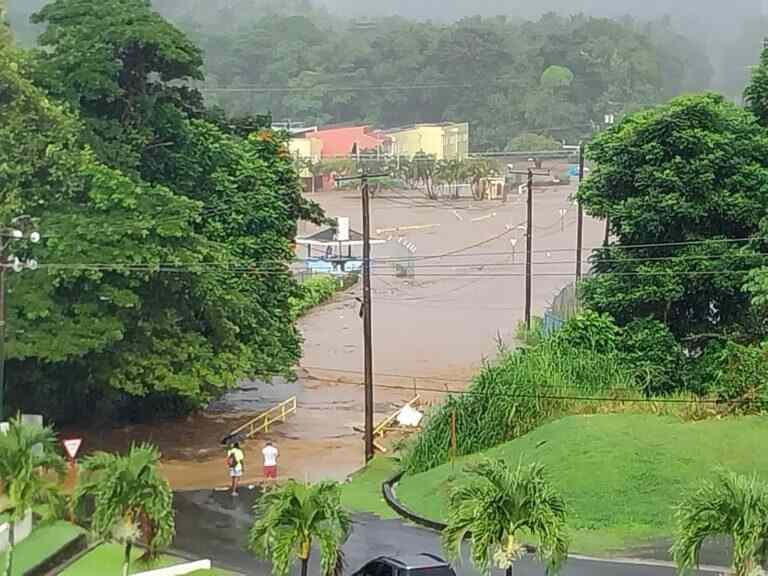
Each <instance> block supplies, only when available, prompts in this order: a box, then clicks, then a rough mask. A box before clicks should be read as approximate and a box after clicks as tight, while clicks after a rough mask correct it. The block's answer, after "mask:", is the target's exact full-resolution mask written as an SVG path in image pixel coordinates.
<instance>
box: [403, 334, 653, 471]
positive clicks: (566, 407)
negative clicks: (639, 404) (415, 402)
mask: <svg viewBox="0 0 768 576" xmlns="http://www.w3.org/2000/svg"><path fill="white" fill-rule="evenodd" d="M640 395H641V393H640V390H639V387H638V386H637V385H636V383H635V380H634V379H633V377H632V375H631V374H630V372H629V371H628V370H627V369H625V368H624V367H623V366H622V364H621V361H620V358H619V356H618V355H617V354H598V353H595V352H591V351H588V350H577V349H574V348H570V347H566V346H562V345H560V344H559V343H558V342H557V341H556V340H554V339H548V340H545V341H544V342H543V343H542V344H540V345H538V346H536V347H534V348H532V349H530V350H528V351H526V352H525V353H523V352H519V351H517V352H509V351H507V352H503V353H502V355H501V357H500V358H499V359H498V360H497V361H496V362H494V363H492V364H487V365H486V366H485V367H484V368H483V370H482V371H481V372H480V374H479V375H478V376H477V377H476V378H475V380H474V381H473V382H472V384H470V386H469V388H468V389H467V391H466V393H465V394H462V395H460V396H457V397H449V398H448V399H447V400H446V402H445V403H443V404H441V405H440V406H438V407H437V408H436V409H435V410H434V411H433V412H431V413H430V414H429V415H428V418H427V420H426V423H425V425H424V429H423V430H422V432H421V433H420V434H419V435H418V436H416V437H415V438H414V439H413V440H412V441H411V443H410V444H409V445H408V447H407V448H406V451H405V454H404V458H403V466H404V469H405V470H406V472H407V473H409V474H415V473H418V472H423V471H425V470H429V469H430V468H434V467H435V466H439V465H440V464H443V463H445V462H447V461H448V459H449V458H450V457H451V456H452V453H451V451H452V448H451V435H452V432H451V429H452V419H453V418H454V417H455V419H456V432H457V433H456V454H453V456H462V455H467V454H473V453H475V452H480V451H482V450H486V449H488V448H492V447H493V446H497V445H499V444H501V443H503V442H506V441H508V440H512V439H514V438H518V437H520V436H522V435H524V434H526V433H528V432H530V431H531V430H533V429H534V428H536V427H537V426H539V425H541V424H542V423H544V422H545V421H546V420H548V419H550V418H553V417H556V416H559V415H562V414H567V413H569V412H584V411H589V410H596V409H598V408H599V406H598V403H596V402H595V403H591V402H588V401H587V402H585V401H584V398H585V397H586V398H590V397H595V398H601V399H604V398H612V397H617V398H626V397H628V396H629V397H633V396H636V397H639V396H640ZM573 397H576V398H578V400H573V399H572V398H573Z"/></svg>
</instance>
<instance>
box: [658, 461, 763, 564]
mask: <svg viewBox="0 0 768 576" xmlns="http://www.w3.org/2000/svg"><path fill="white" fill-rule="evenodd" d="M675 516H676V520H677V535H676V539H675V544H674V545H673V547H672V553H673V556H674V559H675V562H676V563H677V565H678V567H679V568H680V570H681V572H682V573H685V572H687V571H690V570H691V569H693V568H695V567H697V566H698V565H699V560H700V552H701V547H702V545H703V544H704V542H705V541H706V539H707V538H709V537H712V536H718V535H727V536H730V537H731V538H732V540H733V564H734V566H733V567H734V569H735V572H736V574H737V575H739V576H742V575H745V574H747V573H748V572H749V571H750V570H751V569H754V567H756V566H758V565H760V564H762V563H763V562H764V561H765V558H766V549H768V484H766V483H765V482H764V481H762V480H760V479H758V478H757V477H756V476H741V475H738V474H733V473H727V472H724V471H719V472H718V474H717V476H716V477H715V479H713V480H706V481H704V482H702V483H701V485H700V486H699V487H698V489H696V490H695V491H694V492H693V493H691V494H689V495H688V496H686V498H684V500H683V501H682V503H681V504H680V505H679V506H678V508H677V511H676V514H675Z"/></svg>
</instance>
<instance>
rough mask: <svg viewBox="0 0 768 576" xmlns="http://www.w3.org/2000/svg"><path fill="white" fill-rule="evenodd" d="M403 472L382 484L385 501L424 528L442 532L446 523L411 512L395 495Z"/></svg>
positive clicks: (400, 513)
mask: <svg viewBox="0 0 768 576" xmlns="http://www.w3.org/2000/svg"><path fill="white" fill-rule="evenodd" d="M403 474H404V472H398V473H397V474H395V475H394V476H393V477H392V478H390V479H389V480H385V481H384V483H383V484H382V485H381V494H382V496H384V501H385V502H386V503H387V505H388V506H389V507H390V508H392V510H394V511H395V512H397V514H398V515H399V516H401V517H402V518H405V519H406V520H410V521H411V522H413V523H414V524H418V525H419V526H423V527H424V528H429V529H430V530H435V531H436V532H442V531H443V530H444V529H445V527H446V525H445V524H443V523H442V522H437V521H435V520H430V519H429V518H424V517H423V516H419V515H418V514H416V513H414V512H411V511H410V510H408V508H406V507H405V506H404V505H403V504H402V503H401V502H400V500H398V499H397V496H396V495H395V486H396V485H397V483H398V482H399V481H400V479H401V478H402V477H403Z"/></svg>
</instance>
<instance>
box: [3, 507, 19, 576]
mask: <svg viewBox="0 0 768 576" xmlns="http://www.w3.org/2000/svg"><path fill="white" fill-rule="evenodd" d="M15 545H16V523H15V522H13V521H12V520H8V550H6V552H5V571H4V572H3V574H5V576H11V570H13V548H14V546H15Z"/></svg>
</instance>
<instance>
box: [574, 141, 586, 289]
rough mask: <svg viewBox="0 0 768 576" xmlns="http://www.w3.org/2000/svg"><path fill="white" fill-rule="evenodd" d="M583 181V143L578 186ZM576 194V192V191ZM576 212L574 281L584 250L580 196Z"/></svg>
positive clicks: (579, 269) (577, 278)
mask: <svg viewBox="0 0 768 576" xmlns="http://www.w3.org/2000/svg"><path fill="white" fill-rule="evenodd" d="M582 182H584V143H583V142H582V143H580V144H579V188H581V183H582ZM577 194H578V193H577ZM576 204H577V206H578V213H577V216H576V281H577V282H578V281H579V280H581V259H582V252H583V250H584V206H582V205H581V198H578V197H577V199H576Z"/></svg>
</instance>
